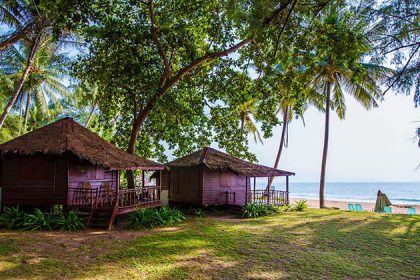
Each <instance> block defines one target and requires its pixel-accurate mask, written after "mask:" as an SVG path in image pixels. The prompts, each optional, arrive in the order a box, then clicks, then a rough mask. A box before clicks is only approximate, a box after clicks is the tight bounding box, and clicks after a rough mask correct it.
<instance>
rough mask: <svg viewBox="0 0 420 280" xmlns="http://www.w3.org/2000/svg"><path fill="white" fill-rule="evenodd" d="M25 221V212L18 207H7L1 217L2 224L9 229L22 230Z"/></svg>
mask: <svg viewBox="0 0 420 280" xmlns="http://www.w3.org/2000/svg"><path fill="white" fill-rule="evenodd" d="M24 219H25V212H23V211H21V210H20V209H19V206H16V207H5V208H4V212H3V213H2V214H1V216H0V223H1V224H2V225H6V226H7V228H9V229H18V228H22V225H23V223H24Z"/></svg>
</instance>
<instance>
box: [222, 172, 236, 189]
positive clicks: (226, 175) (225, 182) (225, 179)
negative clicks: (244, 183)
mask: <svg viewBox="0 0 420 280" xmlns="http://www.w3.org/2000/svg"><path fill="white" fill-rule="evenodd" d="M235 183H236V182H235V175H234V174H233V173H230V172H222V173H221V174H220V186H221V187H234V186H235Z"/></svg>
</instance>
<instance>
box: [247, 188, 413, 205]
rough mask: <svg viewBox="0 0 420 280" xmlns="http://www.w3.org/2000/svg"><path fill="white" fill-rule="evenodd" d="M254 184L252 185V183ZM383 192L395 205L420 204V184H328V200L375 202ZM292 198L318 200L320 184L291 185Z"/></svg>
mask: <svg viewBox="0 0 420 280" xmlns="http://www.w3.org/2000/svg"><path fill="white" fill-rule="evenodd" d="M251 184H252V183H251ZM273 185H274V186H275V189H277V190H284V189H285V184H284V183H274V184H273ZM265 186H266V183H264V182H257V188H258V189H263V188H265ZM378 190H381V191H382V192H383V193H385V194H386V195H387V196H388V198H389V199H390V200H391V202H392V203H394V204H419V205H420V182H412V183H398V182H386V183H385V182H366V183H364V182H357V183H347V182H346V183H326V186H325V197H326V199H327V200H339V201H360V202H375V201H376V193H377V192H378ZM289 191H290V197H293V198H306V199H318V198H319V183H293V182H291V183H290V188H289Z"/></svg>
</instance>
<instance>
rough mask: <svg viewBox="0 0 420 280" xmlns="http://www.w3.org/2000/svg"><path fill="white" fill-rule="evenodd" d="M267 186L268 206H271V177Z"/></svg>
mask: <svg viewBox="0 0 420 280" xmlns="http://www.w3.org/2000/svg"><path fill="white" fill-rule="evenodd" d="M267 182H268V183H267V186H268V192H267V204H270V195H271V186H269V184H270V177H267Z"/></svg>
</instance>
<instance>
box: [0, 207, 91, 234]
mask: <svg viewBox="0 0 420 280" xmlns="http://www.w3.org/2000/svg"><path fill="white" fill-rule="evenodd" d="M0 224H2V225H5V226H7V227H8V228H9V229H23V230H54V229H61V230H68V231H73V230H79V229H84V228H85V225H84V223H83V222H82V220H81V219H80V218H79V217H78V216H77V214H76V212H74V211H70V212H69V213H68V214H67V215H64V214H51V213H47V214H45V213H44V212H42V211H41V210H40V209H38V208H36V209H35V210H34V211H33V212H32V213H25V212H23V211H21V210H20V209H19V207H6V208H5V209H4V212H3V214H1V216H0Z"/></svg>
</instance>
